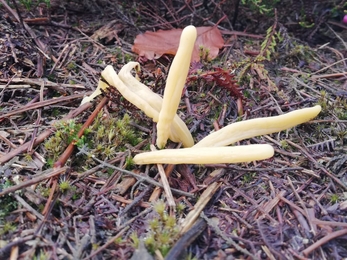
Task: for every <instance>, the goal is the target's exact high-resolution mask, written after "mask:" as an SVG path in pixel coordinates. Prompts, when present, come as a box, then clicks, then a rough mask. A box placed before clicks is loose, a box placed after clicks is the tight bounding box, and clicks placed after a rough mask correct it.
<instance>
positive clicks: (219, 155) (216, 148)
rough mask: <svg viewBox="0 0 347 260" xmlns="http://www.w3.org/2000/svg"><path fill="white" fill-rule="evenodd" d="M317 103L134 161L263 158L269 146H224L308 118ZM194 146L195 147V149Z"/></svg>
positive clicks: (317, 109) (314, 113)
mask: <svg viewBox="0 0 347 260" xmlns="http://www.w3.org/2000/svg"><path fill="white" fill-rule="evenodd" d="M320 111H321V107H320V106H319V105H317V106H314V107H311V108H304V109H299V110H295V111H292V112H289V113H287V114H284V115H280V116H273V117H264V118H256V119H250V120H246V121H243V122H237V123H234V124H231V125H229V126H226V127H224V128H222V129H221V130H219V131H217V132H214V133H212V134H210V135H208V136H207V137H205V138H204V139H202V140H201V141H200V142H198V143H197V144H196V145H194V146H193V147H192V148H183V149H166V150H160V151H155V152H146V153H141V154H137V155H136V156H135V157H134V162H135V163H136V164H153V163H167V164H180V163H193V164H207V163H213V164H215V163H238V162H248V161H253V160H263V159H267V158H270V157H272V156H273V154H274V150H273V148H272V146H270V145H265V144H263V145H246V146H234V147H226V146H227V145H230V144H232V143H234V142H236V141H240V140H243V139H246V138H250V137H254V136H259V135H264V134H270V133H275V132H279V131H282V130H285V129H288V128H291V127H293V126H296V125H298V124H301V123H304V122H307V121H309V120H310V119H312V118H314V117H315V116H317V115H318V114H319V112H320ZM197 148H198V149H197Z"/></svg>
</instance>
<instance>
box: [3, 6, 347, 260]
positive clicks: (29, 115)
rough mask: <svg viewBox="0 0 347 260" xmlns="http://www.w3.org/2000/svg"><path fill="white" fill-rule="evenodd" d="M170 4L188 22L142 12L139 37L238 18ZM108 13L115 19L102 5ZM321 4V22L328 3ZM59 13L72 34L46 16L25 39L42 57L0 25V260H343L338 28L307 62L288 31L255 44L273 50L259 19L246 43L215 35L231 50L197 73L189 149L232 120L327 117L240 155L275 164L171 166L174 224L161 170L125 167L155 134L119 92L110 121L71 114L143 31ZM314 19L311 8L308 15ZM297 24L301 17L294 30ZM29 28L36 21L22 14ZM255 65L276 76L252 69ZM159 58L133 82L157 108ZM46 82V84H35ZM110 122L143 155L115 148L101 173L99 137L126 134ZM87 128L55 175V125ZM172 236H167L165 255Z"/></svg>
mask: <svg viewBox="0 0 347 260" xmlns="http://www.w3.org/2000/svg"><path fill="white" fill-rule="evenodd" d="M102 2H103V1H102ZM111 2H112V1H111ZM304 2H305V1H304ZM4 3H6V2H4ZM172 3H173V7H179V6H181V7H182V6H184V7H182V8H183V12H182V10H181V9H179V8H178V9H173V7H172V6H171V7H169V6H167V7H165V8H166V10H167V11H168V13H169V14H171V16H170V15H169V16H167V17H166V18H163V17H162V16H161V15H159V13H158V12H159V11H158V10H157V8H155V7H154V6H151V3H147V4H148V5H145V4H139V6H138V9H137V10H136V14H138V15H142V16H141V17H142V19H143V21H142V23H141V24H142V25H141V26H140V30H141V31H146V30H148V29H149V28H158V29H160V28H161V29H171V28H172V27H173V25H177V27H180V28H182V27H183V26H184V25H185V24H188V23H190V22H191V16H190V15H189V16H185V14H186V13H185V12H186V11H187V10H189V12H191V11H192V10H194V11H196V12H195V14H196V16H195V18H194V19H195V20H194V24H197V25H199V24H201V25H205V24H204V21H206V18H205V17H206V16H205V14H204V13H203V12H202V13H200V11H206V10H209V11H210V12H211V11H213V10H214V9H213V8H216V9H215V10H228V8H229V7H228V6H227V4H223V3H220V5H219V4H216V3H212V4H211V6H210V7H209V8H208V9H206V10H205V9H197V8H198V7H199V6H196V5H194V4H193V3H188V6H187V3H185V4H183V5H179V4H180V1H173V2H172ZM102 4H103V5H104V7H107V4H108V3H107V1H105V2H103V3H102ZM317 4H318V8H321V6H320V5H319V4H320V1H317ZM63 5H65V3H63ZM3 6H5V5H3ZM20 8H22V7H20ZM40 8H43V9H40ZM51 8H52V9H51V10H50V11H51V12H53V14H61V13H63V14H65V16H64V17H66V20H63V19H62V17H63V16H59V15H58V16H54V15H53V16H52V17H53V18H52V20H51V21H50V22H49V23H46V24H42V23H41V25H40V26H37V22H38V18H37V20H36V24H34V23H31V24H30V27H29V29H30V30H31V31H30V33H29V34H30V35H31V36H32V37H33V36H35V35H37V36H40V37H34V38H35V40H36V43H35V45H33V44H32V42H31V41H30V40H29V39H28V38H27V36H26V35H25V34H23V33H22V30H21V27H20V21H18V20H16V19H15V18H13V17H14V16H10V17H9V18H7V19H3V20H2V21H1V30H0V33H1V39H6V40H5V41H0V44H1V50H2V52H1V54H0V55H1V61H2V62H3V63H2V64H3V66H2V68H1V70H0V82H1V86H2V89H1V108H2V111H1V113H0V121H1V131H2V132H1V133H2V134H1V136H0V139H1V141H0V149H1V150H0V152H1V156H0V162H1V166H0V174H1V191H0V194H1V198H0V203H1V210H0V225H1V233H0V236H1V238H0V242H1V243H0V244H1V245H0V256H1V257H2V258H9V257H12V258H15V257H18V258H19V259H24V258H30V259H32V258H38V257H40V258H43V257H46V258H50V259H54V258H66V259H73V258H76V259H82V258H83V259H129V258H130V257H132V255H133V252H134V251H135V248H137V250H140V252H142V254H141V256H146V257H147V258H148V259H154V257H157V258H158V259H160V258H161V257H162V256H163V255H164V254H166V253H167V255H166V257H167V259H177V253H181V252H186V255H185V256H181V257H182V258H187V259H189V256H191V257H192V256H194V257H196V258H197V259H204V258H205V259H206V258H207V259H227V258H241V259H260V258H269V259H294V258H300V259H305V258H315V259H324V258H327V259H329V258H331V259H341V258H345V257H347V252H346V248H345V244H346V233H347V232H346V228H347V227H346V217H345V215H346V214H345V213H346V208H347V207H346V195H345V194H346V184H345V183H346V178H347V176H346V168H347V165H346V162H347V161H346V158H345V154H346V147H345V143H346V138H345V134H346V119H347V116H346V99H345V97H344V96H343V95H337V94H336V93H343V91H347V85H346V78H345V71H346V64H345V61H344V57H345V55H344V53H345V52H346V50H345V49H344V45H343V44H341V41H340V39H339V38H336V34H335V33H337V35H338V36H339V37H342V39H344V40H346V39H345V34H344V32H345V31H344V29H343V27H340V26H337V25H334V23H337V22H336V21H334V20H329V21H328V22H329V24H330V25H331V26H335V27H332V28H331V29H332V30H333V31H332V30H330V29H329V28H328V27H324V26H322V28H318V27H317V28H312V29H310V28H306V29H305V28H301V29H300V30H298V32H299V31H300V32H302V31H304V30H306V31H305V34H306V35H309V36H310V38H312V39H317V37H315V33H316V35H317V32H318V33H319V36H320V37H318V38H322V37H328V38H329V37H331V39H336V41H335V44H334V45H325V44H319V43H317V45H316V46H314V47H310V46H308V45H307V44H305V43H304V42H302V41H300V40H297V39H295V38H293V37H291V36H289V34H288V33H286V31H285V30H284V28H283V27H281V25H280V26H277V27H276V28H277V29H271V30H269V32H271V35H270V34H269V35H268V36H269V37H266V38H265V40H264V36H263V35H259V33H261V34H266V31H267V29H268V28H269V27H271V26H272V25H273V23H274V20H273V19H268V18H265V17H262V18H261V16H259V17H260V18H259V19H263V20H262V23H255V24H256V25H257V28H251V27H252V26H251V27H247V28H248V29H247V30H249V31H247V30H246V31H242V32H237V31H231V30H228V28H229V27H228V26H229V25H228V22H223V23H222V24H221V25H220V26H221V27H219V28H223V34H224V39H225V40H226V42H228V46H227V47H226V48H224V49H222V50H221V53H219V54H218V61H217V60H216V61H212V62H210V61H206V60H200V59H199V60H197V62H196V63H195V64H193V66H192V70H191V73H190V75H189V77H190V78H188V82H187V84H186V88H185V91H184V93H183V97H182V103H181V106H180V112H179V115H180V117H181V118H182V119H183V120H184V121H185V122H186V123H187V124H188V125H189V128H190V129H191V131H192V133H193V134H194V136H195V138H196V140H200V139H201V138H203V137H204V136H206V135H208V134H209V133H210V132H211V131H215V130H218V129H219V128H221V127H223V126H225V125H227V124H229V123H232V122H235V121H238V120H244V119H247V118H256V117H263V116H271V115H278V114H281V113H282V112H287V111H291V110H294V109H296V108H302V107H306V106H311V105H313V104H317V103H318V104H320V105H322V107H323V111H322V113H321V114H320V116H319V118H317V119H315V120H313V121H311V122H309V123H307V124H304V125H301V126H298V127H296V128H295V129H292V130H289V131H287V132H282V133H278V134H273V135H269V136H262V137H257V138H252V139H250V140H246V141H243V142H241V143H242V144H249V143H271V145H273V146H274V148H275V149H276V156H275V157H273V158H271V159H269V160H265V161H261V162H252V163H248V164H237V165H205V166H192V165H182V166H180V167H174V166H172V165H168V166H166V168H165V169H164V170H165V174H166V175H167V176H168V180H169V184H170V187H171V188H172V191H173V196H174V199H175V201H176V205H177V208H176V209H175V210H176V211H174V210H173V209H172V208H169V207H168V205H167V201H166V198H165V197H164V196H163V193H162V190H161V188H160V187H161V184H160V178H159V175H158V169H157V167H156V166H149V167H134V166H133V165H131V156H133V155H135V154H137V153H140V152H142V151H144V150H147V148H146V146H148V145H149V144H150V143H151V137H152V136H153V133H152V132H153V125H152V122H150V120H148V119H147V118H146V117H145V116H144V115H143V114H142V113H140V112H139V111H137V110H136V109H135V108H134V107H133V106H131V105H129V104H128V103H126V102H125V101H124V99H122V97H121V96H120V95H119V93H117V92H111V93H105V94H106V95H105V96H106V99H104V101H103V102H105V104H107V105H105V106H102V113H101V114H99V116H98V117H97V118H98V119H97V120H95V119H93V117H90V116H91V113H92V111H93V110H94V106H96V105H97V104H89V105H86V106H83V107H78V105H79V104H80V101H81V99H82V98H83V96H84V95H85V94H86V92H88V94H90V92H92V91H93V90H94V89H95V87H96V85H97V82H98V80H99V77H98V75H96V74H95V72H101V71H102V69H103V68H104V67H105V66H106V65H108V64H113V66H114V67H115V68H116V69H117V70H119V68H120V67H121V66H122V65H123V64H124V63H126V62H127V61H129V60H135V59H136V58H137V56H136V55H134V54H132V53H131V52H130V46H131V44H130V43H131V42H132V41H133V39H134V38H135V36H136V35H137V34H138V30H139V27H137V26H134V25H135V22H137V21H136V16H132V15H133V14H131V13H126V12H125V11H124V10H131V8H128V9H124V10H123V9H122V8H121V6H120V5H113V6H112V8H111V9H109V10H113V11H111V12H110V13H107V14H105V15H104V16H98V15H101V12H99V13H98V10H100V9H98V8H100V7H97V5H95V3H94V2H90V3H88V4H87V3H75V2H73V3H72V2H71V3H70V5H67V6H64V8H62V6H59V5H57V4H56V3H53V2H52V6H51ZM185 8H186V9H185ZM211 8H212V9H211ZM244 8H246V7H244V6H243V7H242V9H241V10H243V12H241V14H240V15H241V17H239V20H238V26H242V24H244V23H245V21H249V20H252V21H253V20H254V19H255V18H254V17H255V16H248V17H247V15H249V14H251V12H249V10H248V9H244ZM306 9H307V6H306V5H305V6H304V8H303V9H300V10H306ZM0 10H1V14H2V15H6V13H11V11H10V10H9V9H0ZM11 10H12V11H13V10H14V9H12V8H11ZM198 10H199V11H198ZM42 11H44V12H43V13H42ZM45 11H48V9H45V7H44V5H40V6H37V7H36V9H33V10H32V13H31V14H37V15H38V16H37V17H39V16H40V15H42V14H44V13H45ZM84 11H88V13H85V12H84ZM286 11H287V10H286ZM14 12H15V11H14ZM230 13H231V12H230ZM295 13H296V11H295V9H294V11H293V13H292V15H293V17H294V16H295ZM21 14H22V15H23V16H29V14H28V13H27V12H26V11H25V10H24V9H22V12H21ZM283 14H285V16H286V17H287V16H288V12H284V11H283V9H282V11H281V8H280V7H278V16H279V18H278V19H279V20H280V21H282V20H281V18H283V16H282V15H283ZM210 15H211V16H209V18H208V19H209V21H210V22H211V21H213V22H218V21H219V20H220V18H221V17H220V16H219V13H218V11H216V12H211V13H210ZM115 16H117V17H121V19H120V20H117V21H115V22H112V27H104V28H103V29H102V30H101V31H102V35H104V36H106V37H105V42H103V43H100V42H98V40H99V38H103V37H99V38H94V39H93V38H89V36H91V35H93V33H94V32H95V31H97V29H98V28H99V27H102V26H101V25H102V24H107V23H108V22H110V21H114V20H115V19H114V18H115ZM299 16H300V13H299ZM81 17H83V19H80V18H81ZM149 17H151V18H149ZM153 17H155V19H154V20H153ZM170 17H171V18H170ZM39 18H40V17H39ZM96 18H98V19H99V20H97V19H96ZM178 18H179V19H178ZM103 19H104V20H103ZM165 19H168V20H169V21H167V20H165ZM320 19H321V18H320ZM34 20H35V18H34V19H30V20H26V21H27V22H28V23H29V22H33V21H34ZM40 21H42V19H41V20H40ZM47 21H49V19H47ZM293 21H295V20H294V19H293ZM57 22H59V23H57ZM158 23H160V24H161V25H158ZM72 24H79V26H78V29H76V27H74V29H72V26H71V25H72ZM117 24H118V25H117ZM262 24H264V25H265V26H266V27H267V28H262V27H263V25H262ZM317 24H323V25H324V23H317ZM246 26H249V24H248V25H246ZM254 26H255V25H254ZM290 26H292V25H288V28H289V27H290ZM341 26H343V25H341ZM175 27H176V26H175ZM43 28H44V29H45V30H43ZM111 28H122V30H116V31H110V32H108V31H107V30H114V29H111ZM244 28H246V27H244ZM244 28H243V29H244ZM273 28H274V27H273ZM341 28H342V29H341ZM278 31H281V36H282V37H283V39H282V41H281V42H278V43H277V45H276V46H275V45H273V44H272V42H271V41H273V40H274V38H275V39H276V33H277V32H278ZM248 32H252V34H251V33H248ZM6 33H8V34H9V36H6ZM47 36H49V37H47ZM260 36H261V37H260ZM117 37H118V39H117ZM113 40H114V41H113ZM277 40H279V38H277V39H276V41H277ZM266 41H268V42H266ZM113 43H114V44H113ZM310 44H312V43H310ZM34 46H35V48H34ZM36 46H39V49H38V48H36ZM266 46H271V49H270V48H268V49H267V50H269V51H270V52H268V51H267V50H265V51H266V52H264V50H263V49H262V48H264V47H265V48H266ZM46 47H50V48H46ZM48 49H50V51H47V50H48ZM243 50H245V51H243ZM251 50H252V51H251ZM261 52H262V53H266V56H267V57H266V59H267V60H265V59H264V60H263V61H261V60H260V59H259V58H260V57H259V56H258V57H256V55H258V54H259V53H261ZM254 53H256V55H254ZM162 55H163V54H162ZM255 57H256V59H255ZM163 58H166V60H167V59H168V58H167V57H165V56H164V57H163ZM163 58H159V59H157V60H156V61H155V63H151V62H150V61H147V62H145V63H143V64H142V72H141V74H139V77H140V78H141V81H142V82H146V84H148V85H149V86H151V87H152V88H153V89H154V90H155V91H156V92H158V93H161V92H162V88H163V87H162V79H160V78H161V77H163V74H164V76H165V74H166V73H167V71H168V65H167V64H166V63H167V62H165V59H163ZM28 60H31V61H32V62H28ZM4 61H5V63H4ZM153 68H155V69H153ZM158 68H160V71H158ZM41 74H42V75H44V76H46V77H49V80H42V79H40V78H37V75H41ZM241 75H242V78H241ZM218 76H220V78H218ZM234 80H236V81H237V82H238V84H239V87H237V90H238V91H239V92H237V93H233V92H231V91H230V88H236V86H235V85H236V84H235V83H234ZM159 83H160V84H159ZM28 86H29V87H28ZM341 91H342V92H341ZM240 93H241V95H242V101H241V104H240V102H239V101H238V99H239V96H238V95H240ZM98 102H99V104H100V99H99V100H98V101H97V102H96V103H98ZM240 106H242V109H240ZM242 110H243V112H240V111H242ZM125 114H128V115H130V116H131V121H130V122H129V125H127V127H124V125H123V124H124V121H122V118H124V115H125ZM110 117H112V118H113V117H114V118H117V119H119V120H120V122H123V124H122V123H121V125H118V126H117V127H118V129H123V130H124V132H123V134H125V135H127V136H128V137H130V138H131V133H132V131H135V132H136V133H138V134H140V135H141V138H142V141H140V140H139V141H136V142H134V143H132V142H128V143H125V144H124V143H121V144H118V145H117V148H120V147H121V149H120V150H116V152H115V153H114V151H109V152H110V155H112V156H111V157H108V156H107V155H106V154H104V157H102V156H100V158H98V157H99V156H97V157H95V156H94V157H93V154H92V150H91V148H90V147H91V146H90V144H89V143H88V142H95V143H96V144H98V142H97V140H98V137H97V136H98V135H97V134H98V133H99V134H101V135H104V133H105V129H102V128H103V127H105V126H106V125H107V123H106V122H117V120H114V121H112V120H109V118H110ZM89 118H90V120H91V123H92V127H91V128H90V129H89V130H88V131H90V132H87V133H84V135H85V136H88V138H87V139H84V140H80V139H78V138H77V137H76V135H77V134H76V133H75V132H74V131H76V130H78V129H77V128H74V127H73V125H74V124H67V126H69V128H67V129H65V130H66V132H69V131H71V133H72V135H71V136H74V138H75V140H73V142H76V141H77V143H81V142H82V141H83V142H82V143H81V146H79V150H78V149H77V150H75V149H73V150H70V152H71V155H70V156H67V157H65V159H64V160H66V162H65V163H64V164H65V166H63V165H60V168H59V167H55V168H53V167H52V165H53V164H54V163H56V162H57V161H53V162H49V159H50V156H49V155H48V153H47V151H46V150H45V147H44V143H45V140H47V139H48V138H50V137H52V136H55V137H58V136H59V133H60V132H59V128H58V129H56V128H55V127H54V126H57V125H56V121H57V120H62V119H63V122H65V119H70V120H71V119H74V121H76V123H77V124H75V125H81V124H84V123H85V122H87V121H88V119H89ZM103 120H105V121H104V122H105V124H103V123H102V122H103ZM93 122H94V125H93ZM96 122H97V124H96ZM129 127H132V128H129ZM129 131H130V132H129ZM108 134H110V136H107V138H104V137H103V138H102V140H103V141H100V143H99V146H98V145H96V146H95V149H100V151H98V153H102V152H104V153H106V152H107V151H106V149H105V148H107V145H105V144H106V143H105V140H113V138H112V135H113V133H112V132H111V133H108ZM117 134H119V133H117ZM109 138H110V139H109ZM332 140H333V141H332ZM133 141H134V140H133ZM332 142H333V145H332ZM57 146H68V143H66V142H62V143H58V144H57ZM170 146H172V147H175V145H174V144H170ZM63 150H64V149H63ZM59 151H60V150H59ZM59 155H61V154H60V152H59ZM102 158H104V160H101V159H102ZM105 158H106V159H105ZM58 162H59V160H58ZM60 162H62V161H61V160H60ZM50 163H51V164H50ZM42 165H44V168H43V169H41V167H42ZM56 166H57V165H56ZM158 199H161V200H160V201H162V202H164V203H162V202H161V203H158ZM157 203H158V204H157ZM45 206H46V208H47V209H46V210H44V209H45ZM169 217H170V218H169ZM168 220H169V221H168ZM176 223H177V224H176ZM183 226H184V227H185V230H183V229H181V232H179V231H180V230H177V228H179V227H183ZM182 230H183V232H182ZM170 231H173V232H172V233H169V234H174V235H173V236H172V237H171V238H170V239H168V236H167V233H168V232H170ZM160 234H163V235H160ZM15 238H16V239H15ZM141 245H142V246H141ZM169 249H171V251H170V250H169ZM133 259H136V255H134V258H133Z"/></svg>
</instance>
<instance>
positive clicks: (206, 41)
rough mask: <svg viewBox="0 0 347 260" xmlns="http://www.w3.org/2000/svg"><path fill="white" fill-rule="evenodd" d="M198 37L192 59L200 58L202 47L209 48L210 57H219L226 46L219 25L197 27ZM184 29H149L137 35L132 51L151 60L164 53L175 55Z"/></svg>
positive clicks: (197, 59)
mask: <svg viewBox="0 0 347 260" xmlns="http://www.w3.org/2000/svg"><path fill="white" fill-rule="evenodd" d="M196 29H197V31H198V37H197V39H196V42H195V47H194V50H193V54H192V61H199V60H200V55H199V52H200V48H201V47H202V48H203V50H205V51H206V50H208V59H209V60H212V59H214V58H216V57H217V55H218V52H219V49H220V48H222V47H223V46H224V40H223V38H222V34H221V32H220V31H219V30H218V28H217V27H197V28H196ZM181 32H182V29H172V30H168V31H164V30H159V31H157V32H150V31H147V32H145V33H143V34H139V35H137V36H136V38H135V41H134V45H133V47H132V51H133V52H135V53H137V54H139V55H140V56H144V57H146V58H147V59H149V60H153V59H157V58H159V57H160V56H162V55H163V54H172V55H175V54H176V51H177V48H178V44H179V39H180V36H181Z"/></svg>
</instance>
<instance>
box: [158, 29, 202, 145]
mask: <svg viewBox="0 0 347 260" xmlns="http://www.w3.org/2000/svg"><path fill="white" fill-rule="evenodd" d="M196 37H197V31H196V28H195V27H194V26H192V25H189V26H187V27H185V28H184V29H183V31H182V34H181V38H180V43H179V47H178V50H177V53H176V55H175V58H174V59H173V61H172V64H171V68H170V71H169V74H168V77H167V81H166V86H165V90H164V98H163V106H162V108H161V110H160V114H159V121H158V123H157V146H158V147H159V148H163V147H164V146H165V144H166V142H167V139H168V137H169V133H170V131H169V129H170V126H171V123H172V121H173V119H174V117H175V115H176V112H177V108H178V105H179V102H180V99H181V95H182V90H183V87H184V83H185V82H186V78H187V75H188V70H189V65H190V60H191V57H192V52H193V48H194V43H195V40H196Z"/></svg>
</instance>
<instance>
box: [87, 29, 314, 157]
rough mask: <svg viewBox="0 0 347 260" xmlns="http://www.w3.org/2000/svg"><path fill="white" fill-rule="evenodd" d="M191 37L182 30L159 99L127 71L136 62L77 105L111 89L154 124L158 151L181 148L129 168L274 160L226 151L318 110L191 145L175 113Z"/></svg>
mask: <svg viewBox="0 0 347 260" xmlns="http://www.w3.org/2000/svg"><path fill="white" fill-rule="evenodd" d="M196 35H197V32H196V28H195V27H194V26H192V25H190V26H187V27H186V28H184V30H183V31H182V35H181V38H180V44H179V47H178V50H177V54H176V56H175V58H174V60H173V62H172V65H171V68H170V71H169V75H168V78H167V83H166V87H165V90H164V97H163V98H162V97H161V96H159V95H158V94H156V93H154V92H153V91H152V90H150V89H149V88H148V87H147V86H146V85H144V84H142V83H141V82H139V81H138V80H137V79H136V78H135V77H134V76H133V75H132V74H131V70H132V69H136V70H139V69H140V66H139V64H138V63H137V62H129V63H128V64H126V65H124V66H123V68H122V69H121V70H120V71H119V73H118V75H117V73H116V72H115V71H114V69H113V67H112V66H110V65H109V66H107V67H106V68H105V69H104V71H102V73H101V75H102V77H103V78H104V80H105V81H106V82H107V83H108V84H106V83H105V82H103V81H99V85H98V88H97V90H96V91H95V92H94V93H93V94H92V95H91V96H90V97H87V98H85V99H83V101H82V103H85V102H89V101H90V100H92V99H93V98H94V97H95V96H96V95H98V94H100V93H101V89H104V90H106V89H107V87H108V85H110V86H113V87H115V88H117V90H118V91H119V92H120V93H121V94H122V95H123V97H124V98H125V99H127V100H128V101H129V102H131V103H132V104H133V105H135V106H136V107H137V108H139V109H141V110H142V111H143V112H144V113H145V114H146V115H147V116H149V117H150V118H152V119H153V121H154V122H157V140H156V144H157V146H158V147H159V148H163V147H164V146H165V144H166V142H167V139H170V140H171V141H173V142H181V143H182V144H183V146H184V147H185V148H181V149H163V150H159V151H152V152H144V153H141V154H138V155H136V156H135V157H134V159H133V160H134V163H136V164H157V163H159V164H183V163H187V164H214V163H241V162H249V161H253V160H263V159H268V158H270V157H272V156H273V155H274V149H273V147H272V146H271V145H269V144H253V145H241V146H233V147H229V145H231V144H233V143H235V142H237V141H241V140H243V139H246V138H250V137H255V136H259V135H265V134H271V133H275V132H279V131H282V130H286V129H288V128H291V127H294V126H296V125H298V124H302V123H304V122H307V121H309V120H311V119H312V118H314V117H316V116H317V115H318V114H319V112H320V111H321V107H320V106H318V105H317V106H314V107H311V108H304V109H299V110H295V111H292V112H289V113H286V114H283V115H279V116H273V117H264V118H256V119H250V120H246V121H241V122H237V123H233V124H230V125H228V126H226V127H224V128H222V129H221V130H218V131H216V132H214V133H212V134H210V135H208V136H207V137H205V138H204V139H202V140H201V141H200V142H198V143H197V144H195V145H194V141H193V137H192V135H191V133H190V132H189V129H188V127H187V126H186V124H185V123H184V122H183V121H182V120H181V119H180V118H179V117H178V115H177V108H178V105H179V102H180V99H181V94H182V89H183V87H184V84H185V81H186V78H187V75H188V70H189V65H190V60H191V56H192V51H193V47H194V43H195V40H196Z"/></svg>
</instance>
